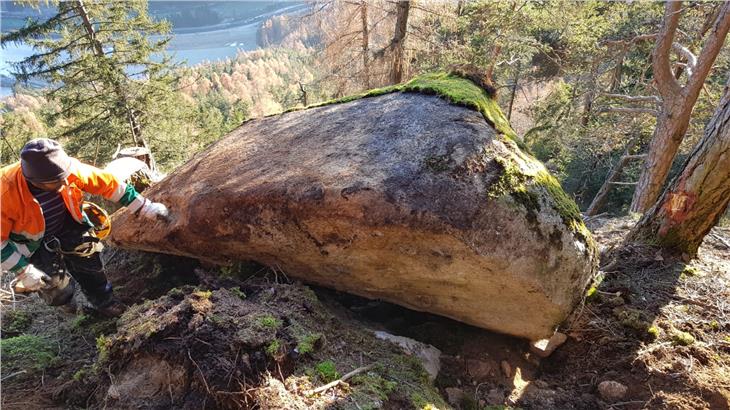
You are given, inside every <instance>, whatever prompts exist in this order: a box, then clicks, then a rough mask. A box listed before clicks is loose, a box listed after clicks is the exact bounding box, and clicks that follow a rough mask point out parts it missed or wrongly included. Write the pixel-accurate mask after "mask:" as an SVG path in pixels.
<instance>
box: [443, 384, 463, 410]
mask: <svg viewBox="0 0 730 410" xmlns="http://www.w3.org/2000/svg"><path fill="white" fill-rule="evenodd" d="M445 391H446V400H448V402H449V404H451V405H453V406H456V407H458V406H459V405H460V404H461V402H462V401H463V400H464V390H461V389H460V388H458V387H447V388H446V389H445Z"/></svg>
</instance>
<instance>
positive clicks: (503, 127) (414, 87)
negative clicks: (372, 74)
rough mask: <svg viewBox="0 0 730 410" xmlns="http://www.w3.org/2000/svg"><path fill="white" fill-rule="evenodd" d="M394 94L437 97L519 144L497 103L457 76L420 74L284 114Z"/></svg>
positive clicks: (476, 86)
mask: <svg viewBox="0 0 730 410" xmlns="http://www.w3.org/2000/svg"><path fill="white" fill-rule="evenodd" d="M394 92H412V93H421V94H428V95H436V96H439V97H441V98H443V99H445V100H446V101H448V102H450V103H451V104H454V105H459V106H462V107H466V108H470V109H472V110H475V111H478V112H479V113H481V114H482V115H483V116H484V119H485V120H487V122H488V123H489V124H491V125H492V126H493V127H494V129H496V130H497V131H498V132H499V133H501V134H504V135H506V136H508V137H509V138H510V139H512V140H514V141H515V142H517V143H518V144H519V143H520V142H519V139H518V138H517V134H516V133H515V132H514V130H513V129H512V127H511V126H510V124H509V121H507V118H505V116H504V114H502V110H501V109H500V108H499V104H497V101H495V100H494V99H493V98H492V97H490V96H489V94H488V93H487V91H486V90H484V89H483V88H482V87H480V86H478V85H476V84H474V82H472V81H471V80H469V79H466V78H464V77H461V76H460V75H459V74H457V73H450V72H444V71H441V72H435V73H426V74H421V75H418V76H416V77H414V78H413V79H411V80H410V81H408V82H406V83H403V84H397V85H392V86H388V87H382V88H375V89H372V90H368V91H365V92H362V93H359V94H354V95H350V96H347V97H343V98H338V99H334V100H329V101H324V102H321V103H318V104H314V105H310V106H308V107H304V108H293V109H291V110H288V111H285V112H290V111H298V110H302V109H308V108H314V107H322V106H325V105H330V104H341V103H347V102H351V101H355V100H359V99H361V98H367V97H377V96H380V95H384V94H389V93H394Z"/></svg>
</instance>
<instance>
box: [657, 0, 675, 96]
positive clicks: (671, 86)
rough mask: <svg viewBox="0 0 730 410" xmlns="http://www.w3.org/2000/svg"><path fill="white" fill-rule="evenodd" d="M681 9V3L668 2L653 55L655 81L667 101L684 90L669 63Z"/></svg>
mask: <svg viewBox="0 0 730 410" xmlns="http://www.w3.org/2000/svg"><path fill="white" fill-rule="evenodd" d="M681 7H682V2H681V1H668V2H667V3H666V4H665V7H664V22H663V24H662V29H661V31H660V32H659V34H658V35H657V41H656V45H655V46H654V51H653V52H652V54H651V57H652V66H653V69H654V80H655V82H656V85H657V89H658V90H659V93H660V94H661V95H662V97H663V98H664V100H665V101H666V100H671V99H673V98H674V97H675V96H676V95H678V94H679V93H680V92H681V90H682V87H681V86H680V85H679V83H678V82H677V79H676V78H674V73H673V72H672V66H671V64H670V62H669V52H670V50H671V49H672V43H673V42H674V33H675V32H676V31H677V26H678V25H679V14H680V10H681Z"/></svg>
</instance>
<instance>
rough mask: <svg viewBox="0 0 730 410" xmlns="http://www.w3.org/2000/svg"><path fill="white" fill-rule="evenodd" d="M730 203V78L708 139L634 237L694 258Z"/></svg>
mask: <svg viewBox="0 0 730 410" xmlns="http://www.w3.org/2000/svg"><path fill="white" fill-rule="evenodd" d="M728 202H730V78H728V82H727V84H726V85H725V91H724V93H723V97H722V99H721V101H720V104H719V105H718V107H717V110H716V111H715V114H714V115H713V117H712V119H711V120H710V122H709V123H708V124H707V127H706V128H705V135H704V137H703V138H702V140H701V141H700V142H699V143H698V144H697V146H696V147H695V149H694V150H693V151H692V154H691V155H690V157H689V159H688V160H687V162H686V163H685V165H684V169H683V170H682V173H681V174H680V175H678V176H677V177H676V178H675V179H674V180H673V181H672V183H671V184H670V186H669V187H668V188H667V190H666V191H664V193H663V194H662V196H661V198H660V199H659V201H658V202H657V203H656V204H655V205H654V207H653V208H652V209H650V210H649V211H648V212H647V213H646V214H645V215H644V217H643V218H642V219H641V221H639V223H638V224H637V225H636V227H634V229H633V230H632V231H631V233H630V234H629V236H628V238H627V241H633V242H650V243H656V244H659V245H660V246H662V247H664V248H666V249H669V250H671V251H676V252H682V253H683V254H685V255H687V256H689V257H695V256H696V255H697V249H698V248H699V246H700V244H701V243H702V240H703V239H704V237H705V235H707V233H708V232H709V231H710V229H712V227H713V226H715V225H716V224H717V222H718V221H719V220H720V217H721V216H722V215H723V213H724V212H725V210H726V209H727V207H728Z"/></svg>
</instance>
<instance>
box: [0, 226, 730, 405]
mask: <svg viewBox="0 0 730 410" xmlns="http://www.w3.org/2000/svg"><path fill="white" fill-rule="evenodd" d="M633 222H634V221H633V220H631V219H629V218H623V219H601V220H597V221H594V222H591V224H590V225H591V228H592V229H593V231H594V234H595V238H596V240H597V242H598V244H599V246H600V247H601V248H602V249H604V250H606V251H608V250H610V248H612V247H614V246H616V245H618V244H620V241H621V240H622V237H623V236H624V234H625V233H626V231H627V229H628V228H629V227H630V226H631V225H632V224H633ZM728 243H730V231H728V230H727V229H721V228H716V229H715V230H714V231H713V232H712V234H711V236H709V237H708V238H707V240H706V241H705V244H704V245H703V246H702V248H701V249H700V255H699V259H698V260H697V261H694V262H693V263H692V264H691V265H689V266H686V265H684V264H681V263H676V262H673V261H672V260H671V259H669V258H668V257H667V255H661V254H660V253H657V252H655V251H651V250H646V249H644V250H640V249H633V250H631V251H630V252H628V253H625V254H624V255H623V259H621V262H620V263H614V264H613V266H605V267H604V272H603V280H602V281H601V282H600V283H599V284H598V286H596V287H595V288H592V289H591V290H590V291H589V297H588V300H587V301H586V304H585V305H584V306H582V307H581V308H579V309H578V310H577V311H576V314H575V315H574V316H573V317H572V318H571V319H570V320H569V321H568V322H566V324H565V325H564V327H563V328H562V329H561V330H562V331H563V332H565V333H566V334H567V335H568V336H569V337H568V341H567V342H566V343H565V344H564V345H563V346H561V347H560V348H558V350H557V351H556V352H555V353H553V355H552V356H551V357H549V358H547V359H540V358H539V357H537V356H535V355H534V354H532V353H531V352H530V349H529V346H528V343H527V342H526V341H525V340H521V339H516V338H513V337H509V336H504V335H499V334H496V333H491V332H488V331H485V330H482V329H478V328H475V327H471V326H468V325H464V324H462V323H459V322H455V321H452V320H449V319H446V318H443V317H439V316H435V315H430V314H425V313H419V312H415V311H410V310H407V309H404V308H401V307H399V306H396V305H390V304H387V303H383V302H377V301H371V300H367V299H361V298H357V297H353V296H350V295H347V294H343V293H338V292H334V291H328V290H324V289H319V288H314V292H312V291H311V290H309V289H307V288H306V287H303V286H301V285H299V284H296V283H291V282H290V280H288V279H287V277H286V274H285V272H282V271H280V270H275V269H264V268H261V267H257V266H254V265H238V266H235V267H231V268H226V269H222V270H221V269H213V268H204V267H201V266H199V265H198V264H197V263H196V262H195V261H192V260H188V259H184V258H179V257H173V256H164V255H152V254H142V253H127V252H125V251H122V250H118V249H112V250H109V251H108V252H107V253H106V254H105V259H107V261H108V267H109V270H110V274H111V277H112V279H113V280H114V282H115V284H117V289H118V293H119V295H120V296H121V297H122V298H123V299H124V300H125V301H127V302H128V303H130V304H132V303H136V305H135V306H133V307H132V309H131V310H130V312H128V313H127V314H126V315H125V316H124V317H123V318H122V319H120V320H119V321H114V320H112V321H108V320H103V319H100V318H96V317H94V316H93V315H90V314H83V313H81V312H79V314H78V315H65V314H62V313H60V312H59V311H57V310H54V309H53V308H50V307H47V306H45V305H44V304H43V302H42V301H41V300H40V299H39V298H37V297H30V298H22V297H21V296H18V297H17V303H15V304H12V303H4V304H3V311H2V336H3V339H2V343H1V344H0V348H1V349H2V358H3V360H2V378H3V380H2V384H3V386H2V387H3V394H2V399H1V400H2V403H1V405H2V408H3V409H20V408H22V409H28V408H41V407H42V408H67V407H70V406H74V407H84V408H87V407H88V408H103V407H108V408H115V407H117V408H119V407H125V405H126V406H127V407H129V406H131V404H133V403H135V402H136V400H142V399H144V400H150V402H152V401H153V400H158V401H157V403H159V404H160V406H162V407H166V406H167V407H169V405H168V403H170V402H174V403H176V405H175V407H177V408H182V407H184V406H185V404H186V403H187V404H188V405H189V406H191V407H193V408H200V407H201V405H203V403H204V402H205V403H206V404H207V405H208V407H211V408H212V407H213V406H215V405H218V404H221V405H222V404H225V403H229V404H233V403H239V404H240V402H236V400H240V401H243V402H244V404H245V403H246V401H247V400H248V405H249V406H250V407H253V406H254V405H259V406H261V407H264V408H279V409H289V408H297V407H296V406H300V408H301V406H303V405H304V406H307V407H308V408H358V407H359V408H397V409H409V408H422V407H423V406H426V405H427V404H429V403H430V404H431V405H433V406H435V407H437V408H450V407H452V408H460V409H476V408H479V409H483V408H485V407H486V408H489V407H488V406H497V408H500V407H499V406H514V407H521V408H526V409H608V408H614V409H617V408H621V409H727V408H728V406H729V403H730V389H729V388H728V386H730V377H729V376H728V375H730V339H729V338H730V322H729V321H728V317H730V315H729V314H730V311H729V310H728V308H729V307H728V305H727V301H728V300H730V266H728V265H729V264H728V261H730V247H729V246H728V245H727V244H728ZM251 275H253V276H251ZM195 287H197V288H195ZM173 288H177V289H173ZM143 299H149V301H147V302H144V303H143ZM13 306H14V307H15V308H13ZM367 329H379V330H386V331H389V332H391V333H394V334H399V335H403V336H408V337H411V338H415V339H417V340H420V341H421V342H425V343H429V344H432V345H434V346H436V347H437V348H439V349H440V350H441V352H442V354H441V361H440V362H441V371H440V372H439V375H438V377H437V378H436V380H435V387H436V388H437V389H438V393H439V395H440V396H441V397H442V398H439V397H436V396H434V393H435V390H433V389H432V388H431V387H429V386H430V384H429V382H428V378H427V376H426V374H425V373H424V371H423V369H422V368H421V366H420V364H419V361H418V360H416V358H415V357H414V356H412V355H411V356H409V355H408V354H407V353H406V352H404V351H401V350H400V349H398V348H397V347H395V346H393V345H389V344H386V343H384V342H383V341H380V340H377V339H376V338H375V337H373V336H372V333H371V332H370V331H368V330H367ZM307 336H310V337H307ZM95 339H96V342H95ZM275 340H278V341H279V344H278V347H277V345H275V344H273V345H272V343H273V342H274V341H275ZM302 342H304V343H302ZM308 342H311V343H308ZM271 346H273V347H271ZM274 347H277V348H276V349H275V348H274ZM310 348H311V350H310ZM188 354H189V356H188ZM244 357H247V359H246V360H244ZM163 360H164V361H163ZM369 365H373V367H370V368H368V369H367V370H366V371H365V372H363V373H361V374H359V375H357V376H354V377H352V378H351V379H349V380H347V381H346V383H345V384H340V385H338V386H336V387H335V388H330V389H327V390H326V391H325V392H322V393H319V394H311V393H310V392H309V390H310V389H313V388H316V387H318V386H323V385H325V384H326V383H327V382H328V381H330V380H332V379H333V378H336V377H339V376H342V375H344V374H345V373H347V372H349V371H351V370H354V369H360V368H362V367H367V366H369ZM335 372H336V373H335ZM221 375H223V376H225V377H222V376H221ZM168 376H169V379H168ZM227 377H230V380H231V383H230V384H228V380H229V379H228V378H227ZM233 380H239V381H245V382H246V386H247V387H246V388H245V389H242V388H241V386H239V385H237V384H235V383H234V382H233ZM604 382H607V383H604ZM609 382H613V383H617V384H618V387H617V388H614V390H610V389H608V388H607V386H608V387H610V386H614V387H616V386H617V385H615V384H612V383H609ZM111 386H114V387H111ZM206 386H207V389H206ZM620 386H624V387H625V390H622V389H621V388H620ZM226 389H229V390H226ZM209 390H210V391H209ZM226 392H228V393H226ZM611 392H613V393H614V394H616V395H615V396H609V395H607V394H608V393H611ZM167 400H170V401H167ZM218 400H220V402H219V401H218ZM226 400H229V401H226ZM445 402H450V404H449V403H445ZM257 403H258V404H257ZM262 403H266V405H265V406H264V405H263V404H262ZM266 406H268V407H266ZM305 408H306V407H305ZM431 408H433V407H431Z"/></svg>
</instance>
